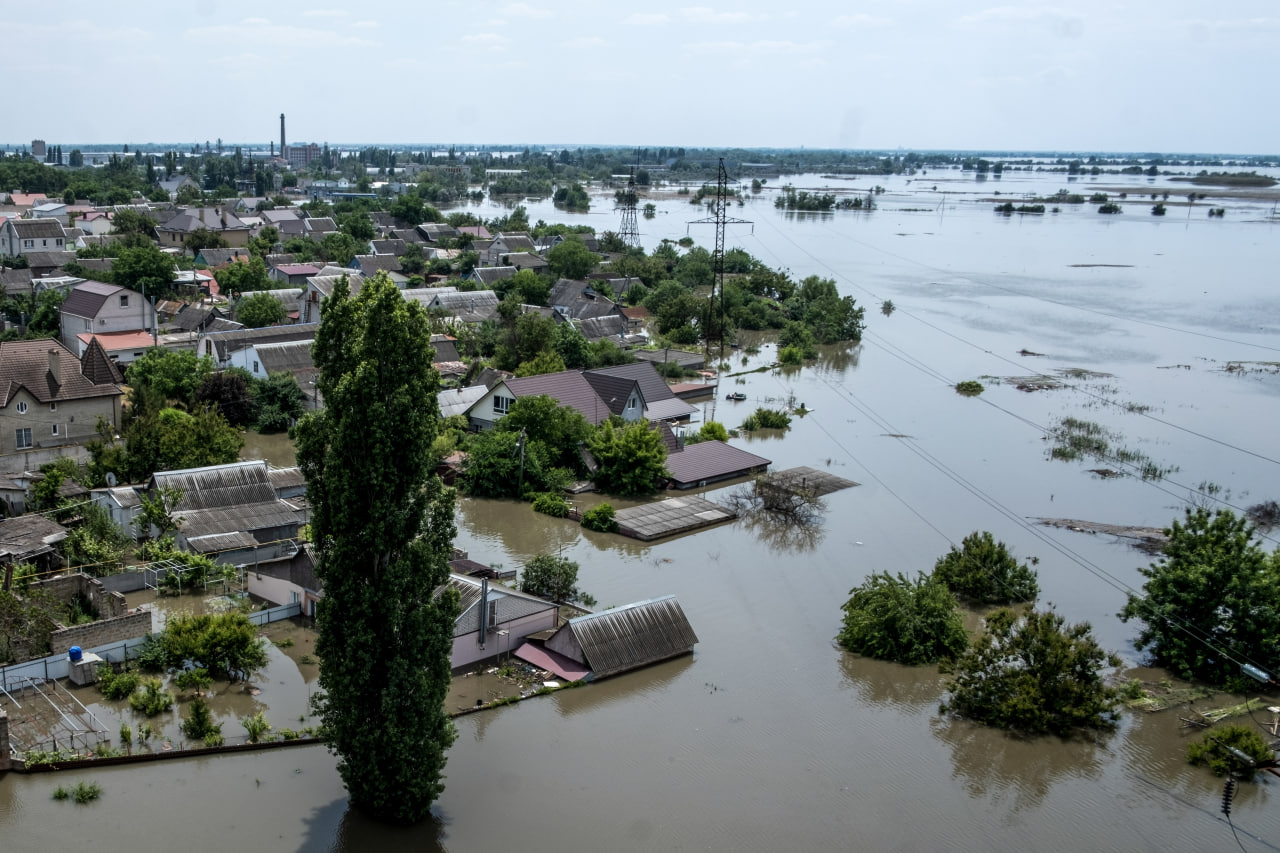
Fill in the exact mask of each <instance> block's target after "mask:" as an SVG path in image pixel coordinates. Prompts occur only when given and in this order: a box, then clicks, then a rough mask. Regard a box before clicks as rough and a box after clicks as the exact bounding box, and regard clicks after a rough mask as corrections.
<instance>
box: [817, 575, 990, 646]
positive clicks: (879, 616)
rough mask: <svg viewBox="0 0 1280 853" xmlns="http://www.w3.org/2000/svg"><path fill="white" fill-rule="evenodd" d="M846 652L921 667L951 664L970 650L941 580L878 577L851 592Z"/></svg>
mask: <svg viewBox="0 0 1280 853" xmlns="http://www.w3.org/2000/svg"><path fill="white" fill-rule="evenodd" d="M836 640H837V642H839V643H840V645H841V646H843V647H844V648H846V649H848V650H849V651H851V652H856V653H857V654H860V655H866V656H867V657H873V658H880V659H881V660H891V661H895V662H897V663H905V664H907V665H909V666H918V665H920V664H925V663H936V662H938V661H940V660H950V659H952V658H955V657H957V656H958V655H960V654H961V653H963V652H964V650H965V649H966V648H968V645H969V635H968V634H967V633H965V630H964V622H963V621H962V620H961V618H960V608H959V606H958V605H957V604H956V598H955V596H954V595H952V594H951V591H950V590H948V589H947V588H946V586H945V585H943V584H942V582H940V581H939V580H938V579H937V578H936V577H933V576H932V575H925V574H923V573H922V574H921V575H920V576H919V577H918V578H917V579H916V580H914V581H913V580H911V579H910V578H907V577H906V576H904V575H903V574H902V573H898V575H897V577H894V576H893V575H891V574H889V573H888V572H881V573H879V574H874V575H871V576H870V577H868V578H867V579H866V580H865V581H863V583H862V585H861V586H858V587H855V588H854V589H851V590H850V591H849V600H848V601H846V602H845V603H844V628H843V629H842V630H841V631H840V634H839V636H837V637H836Z"/></svg>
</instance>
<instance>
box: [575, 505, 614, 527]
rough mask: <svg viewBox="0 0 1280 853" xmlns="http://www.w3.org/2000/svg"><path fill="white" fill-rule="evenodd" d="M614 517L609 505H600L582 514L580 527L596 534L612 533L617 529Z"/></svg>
mask: <svg viewBox="0 0 1280 853" xmlns="http://www.w3.org/2000/svg"><path fill="white" fill-rule="evenodd" d="M614 515H615V513H614V510H613V507H612V506H611V505H609V504H600V505H599V506H598V507H595V508H593V509H589V510H587V511H586V512H585V513H583V514H582V526H583V527H585V528H587V529H588V530H594V531H596V532H598V533H613V532H614V531H616V530H617V529H618V522H617V521H616V520H615V519H614Z"/></svg>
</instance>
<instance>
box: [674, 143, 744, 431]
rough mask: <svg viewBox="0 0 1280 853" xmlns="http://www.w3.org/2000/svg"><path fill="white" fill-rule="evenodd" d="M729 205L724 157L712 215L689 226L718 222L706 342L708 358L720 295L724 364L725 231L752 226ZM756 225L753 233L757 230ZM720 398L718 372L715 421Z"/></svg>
mask: <svg viewBox="0 0 1280 853" xmlns="http://www.w3.org/2000/svg"><path fill="white" fill-rule="evenodd" d="M728 206H729V174H728V173H727V172H726V171H725V170H724V158H723V157H721V158H720V168H719V170H718V171H717V172H716V200H715V204H714V205H712V208H711V216H709V217H707V218H705V219H694V220H692V221H691V222H689V225H698V224H702V223H707V222H714V223H715V226H716V249H715V252H714V253H713V254H712V255H711V268H712V273H713V278H712V280H711V298H710V299H709V300H708V301H707V322H706V325H705V326H704V328H703V340H704V341H705V345H706V358H707V359H708V360H709V359H710V358H711V334H710V329H711V323H712V320H713V317H714V312H715V309H716V296H717V294H719V298H720V328H719V329H718V330H717V331H718V332H719V335H720V361H724V324H725V317H724V229H725V226H726V225H728V224H730V223H732V224H734V225H752V224H753V223H752V222H751V221H750V220H748V219H731V218H729V216H728V213H727V210H728ZM754 230H755V229H754V226H753V228H752V231H754ZM719 397H720V371H719V368H717V369H716V390H715V395H714V396H713V397H712V400H711V417H712V418H713V419H714V418H715V405H716V400H717V399H719Z"/></svg>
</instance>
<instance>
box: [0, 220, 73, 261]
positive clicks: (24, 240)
mask: <svg viewBox="0 0 1280 853" xmlns="http://www.w3.org/2000/svg"><path fill="white" fill-rule="evenodd" d="M66 248H67V234H66V231H64V230H63V228H62V226H61V225H59V224H58V222H57V220H55V219H6V220H5V221H4V225H3V226H0V255H8V256H9V257H17V256H18V255H25V254H27V253H28V252H61V251H64V250H65V249H66Z"/></svg>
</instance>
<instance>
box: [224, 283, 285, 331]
mask: <svg viewBox="0 0 1280 853" xmlns="http://www.w3.org/2000/svg"><path fill="white" fill-rule="evenodd" d="M287 316H289V315H288V313H287V312H286V311H285V309H284V303H283V302H281V301H280V300H279V299H276V298H275V297H274V296H272V295H271V294H270V293H267V292H266V291H258V292H257V293H251V294H249V295H248V296H246V297H244V298H243V299H241V300H240V301H239V302H237V303H236V317H237V318H239V320H240V322H241V323H244V324H245V325H246V326H248V327H249V328H250V329H261V328H262V327H264V326H274V325H275V324H276V323H279V322H281V321H283V320H284V319H285V317H287Z"/></svg>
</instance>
